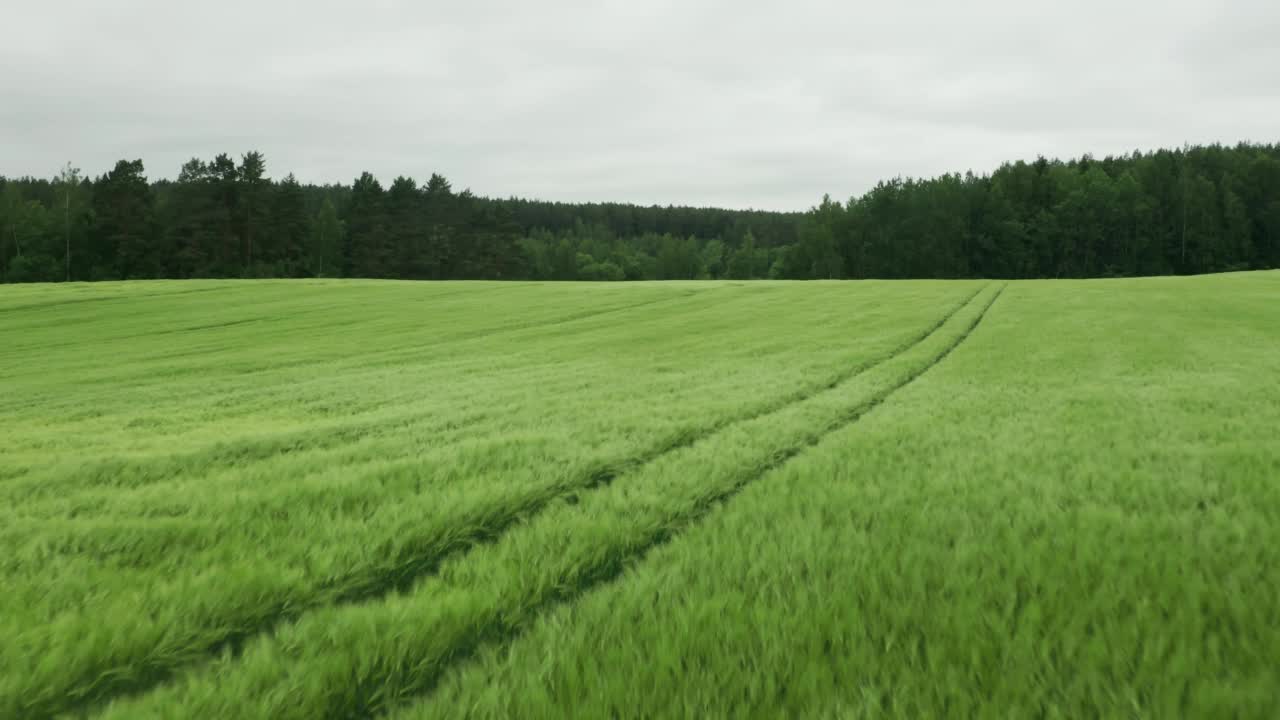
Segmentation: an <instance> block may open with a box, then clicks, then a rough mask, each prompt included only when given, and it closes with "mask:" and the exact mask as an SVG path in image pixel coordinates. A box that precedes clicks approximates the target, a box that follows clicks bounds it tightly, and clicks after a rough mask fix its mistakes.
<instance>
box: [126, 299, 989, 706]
mask: <svg viewBox="0 0 1280 720" xmlns="http://www.w3.org/2000/svg"><path fill="white" fill-rule="evenodd" d="M1001 290H1002V288H988V289H987V291H986V292H985V293H982V294H981V295H980V296H979V297H976V298H974V299H973V300H971V301H970V302H968V303H966V304H965V305H963V306H962V307H961V308H959V310H958V311H957V312H955V313H954V314H949V315H948V317H947V318H946V319H945V321H944V322H943V323H941V324H940V327H939V328H938V329H937V331H936V332H931V333H929V334H928V335H926V336H924V337H923V338H920V339H919V340H917V341H916V342H913V343H912V344H910V345H909V346H908V347H906V348H905V349H903V350H902V351H901V352H898V353H896V354H894V355H893V356H891V357H889V358H886V360H885V361H884V362H881V363H878V364H876V365H874V366H873V367H870V368H866V369H865V370H864V371H862V372H859V373H854V374H851V375H850V377H847V378H845V379H843V380H841V381H840V382H837V383H835V384H834V385H831V386H829V387H827V388H826V389H825V390H823V391H820V392H817V393H814V394H813V395H811V396H809V397H806V398H803V399H801V400H799V401H796V402H792V403H789V404H786V405H784V406H780V407H778V408H777V409H775V410H773V411H772V412H769V413H765V414H761V415H758V416H756V417H752V418H749V419H745V420H742V421H740V422H735V423H731V424H728V425H727V426H725V427H723V428H720V429H719V430H717V431H716V432H713V433H708V434H705V435H703V436H700V437H698V438H696V439H694V440H693V441H692V442H688V443H682V444H681V445H680V446H678V447H676V448H672V449H671V450H669V451H666V452H664V453H662V454H661V455H660V456H659V457H655V458H652V459H650V460H649V461H647V462H646V463H644V464H642V465H640V466H638V467H634V468H631V469H629V470H628V471H626V472H624V473H623V474H620V475H619V476H618V477H617V479H616V480H615V481H614V482H612V483H609V484H607V485H603V486H601V487H599V488H598V490H597V491H596V492H580V493H575V494H574V495H573V496H572V497H571V498H569V500H568V501H562V502H558V503H553V504H551V505H550V506H549V507H548V508H546V509H545V510H544V511H543V512H542V513H539V514H537V515H533V516H530V517H528V518H527V519H526V520H525V522H522V523H521V524H519V525H517V526H515V527H512V528H511V529H510V530H508V531H507V532H506V533H505V534H502V535H501V536H500V537H498V538H497V539H496V541H495V542H493V543H490V544H487V545H484V546H481V547H478V548H475V549H474V550H472V552H470V553H468V554H466V555H463V556H459V557H457V558H454V559H452V560H449V561H446V562H445V563H444V564H443V565H442V567H441V570H440V572H439V574H438V576H436V577H432V578H428V579H426V580H423V581H422V582H420V583H419V584H418V585H417V586H416V587H415V588H413V589H412V590H410V591H408V592H405V593H403V594H395V595H391V596H389V597H387V598H384V599H382V600H379V601H375V602H370V603H365V604H362V605H352V606H346V607H328V608H323V609H318V610H316V611H314V612H312V613H308V614H307V615H305V616H303V617H302V618H301V619H300V620H298V621H297V622H296V623H292V624H290V625H287V626H283V627H279V628H277V629H276V630H275V632H274V633H273V634H272V635H270V636H267V637H263V638H262V639H260V640H259V641H256V642H251V643H249V644H248V645H247V646H246V647H245V648H244V651H243V653H241V654H240V655H238V656H234V657H231V656H228V657H225V658H223V659H222V660H220V661H219V662H217V663H215V664H214V665H212V666H211V667H209V668H206V669H202V670H196V671H194V672H190V673H188V674H187V675H185V676H184V677H182V678H180V679H179V680H178V681H176V683H175V684H174V685H173V686H171V687H162V688H158V689H157V690H155V691H154V692H153V693H151V694H148V695H143V696H140V697H139V698H137V699H134V700H126V701H122V702H118V703H116V704H114V705H112V706H111V708H110V709H109V711H108V713H107V715H108V716H110V717H186V716H196V715H207V714H213V715H217V716H235V717H246V718H248V717H264V718H266V717H273V718H274V717H334V716H343V717H348V716H367V715H370V714H377V713H381V712H383V711H386V710H387V709H389V708H390V707H392V706H394V705H396V704H397V703H398V702H400V701H401V700H402V699H404V698H406V697H410V696H412V695H415V694H418V693H421V692H425V691H427V690H429V689H430V688H431V687H433V685H434V683H435V682H436V681H437V680H438V678H439V677H440V674H441V673H442V672H444V671H445V670H447V668H448V667H450V666H451V665H452V664H454V663H456V662H458V661H460V660H461V659H463V658H465V657H467V656H469V655H470V654H472V653H474V652H475V651H476V649H477V648H479V647H482V646H483V645H484V644H485V643H487V642H490V641H500V640H503V639H505V638H509V637H511V636H513V635H514V634H516V633H518V632H519V630H520V628H521V627H523V626H524V625H526V624H527V623H529V622H531V621H532V620H533V619H535V618H536V617H538V615H539V614H540V613H542V612H544V611H545V610H546V609H547V608H549V607H552V606H554V605H556V604H558V603H561V602H567V601H572V600H573V599H574V598H576V597H578V596H580V595H581V594H583V593H584V592H587V591H588V590H590V589H591V588H593V587H595V586H597V585H599V584H601V583H603V582H606V581H608V580H610V579H612V578H614V577H616V576H617V575H618V574H619V573H620V572H621V571H622V570H623V569H624V568H625V567H627V566H628V565H630V564H632V563H634V562H636V561H638V560H639V559H641V558H642V557H643V556H644V555H645V554H646V553H647V552H648V551H649V550H650V549H652V548H653V547H656V546H658V545H661V544H662V543H664V542H666V541H667V540H668V539H669V538H671V537H673V536H674V535H676V534H678V533H679V532H681V530H682V529H683V528H685V527H688V526H689V525H691V524H694V523H696V522H698V521H699V520H700V519H701V518H702V517H703V516H705V514H706V513H707V512H708V511H709V510H710V509H711V508H713V507H715V506H716V505H718V504H719V503H721V502H722V501H724V500H726V499H728V498H729V497H732V496H733V495H734V494H735V493H736V492H738V491H739V490H740V489H741V488H742V487H744V486H746V485H747V484H748V483H750V482H752V481H753V480H755V479H758V478H759V477H761V476H763V475H764V474H765V473H767V472H768V471H770V470H771V469H773V468H775V467H778V466H779V465H781V464H783V463H785V462H786V461H787V460H789V459H790V458H792V457H794V456H796V455H797V454H799V453H801V452H803V451H804V450H805V449H806V448H808V447H811V446H812V445H813V444H815V443H817V442H819V441H820V440H821V438H822V437H824V436H826V435H827V434H829V433H831V432H833V431H835V430H837V429H839V428H841V427H843V426H846V425H848V424H849V423H852V422H855V421H856V420H857V419H858V418H859V417H861V416H862V415H863V414H865V413H866V412H867V411H868V410H870V409H871V408H874V407H875V406H877V405H879V404H880V403H882V402H884V401H885V400H886V399H887V398H888V397H890V396H891V395H892V394H893V393H894V392H896V391H897V390H898V389H900V388H902V387H903V386H905V385H907V384H908V383H910V382H911V381H913V380H914V379H915V378H917V377H919V376H920V375H921V374H923V373H924V372H926V371H928V370H929V369H930V368H931V367H933V366H934V365H935V364H937V363H938V362H940V361H941V360H942V359H943V358H944V357H946V355H947V354H948V353H949V352H950V351H951V350H952V349H954V348H955V347H956V346H957V345H959V344H960V343H961V342H963V341H964V339H965V338H967V337H968V335H969V333H970V332H972V331H973V329H974V328H975V327H976V326H977V325H978V323H979V322H981V320H982V318H983V317H984V316H985V314H986V312H987V310H988V309H989V308H990V307H991V305H992V303H994V301H995V300H996V298H997V297H998V296H999V294H1000V292H1001ZM302 668H308V671H307V672H306V673H301V672H300V671H301V669H302Z"/></svg>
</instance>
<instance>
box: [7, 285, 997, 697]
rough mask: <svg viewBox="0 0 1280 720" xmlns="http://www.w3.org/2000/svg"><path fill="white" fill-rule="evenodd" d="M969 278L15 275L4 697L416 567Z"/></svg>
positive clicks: (908, 324)
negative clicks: (28, 278)
mask: <svg viewBox="0 0 1280 720" xmlns="http://www.w3.org/2000/svg"><path fill="white" fill-rule="evenodd" d="M99 287H100V286H93V288H90V290H95V291H96V290H97V289H98V288H99ZM979 287H980V284H976V283H968V284H948V283H916V284H910V285H889V284H867V285H850V284H835V283H833V284H826V285H818V286H810V288H809V289H808V290H807V291H802V288H801V287H799V286H794V285H793V286H787V285H785V284H769V283H762V284H752V285H748V286H738V285H734V284H709V283H707V284H681V283H671V284H653V285H638V286H597V285H549V286H541V287H536V286H517V285H500V284H489V285H485V284H474V283H473V284H453V285H449V284H443V285H425V284H413V283H337V284H334V283H193V284H185V285H184V284H181V283H178V284H166V283H146V284H142V285H140V286H137V287H135V288H134V292H133V293H122V292H120V291H119V288H118V286H111V285H107V286H101V291H98V292H97V293H96V294H92V293H90V294H88V296H87V297H85V298H79V297H74V298H71V299H70V300H74V301H69V299H68V298H67V297H66V296H65V295H63V294H61V293H60V292H59V291H61V290H62V288H50V289H49V290H48V291H47V294H46V295H45V296H39V295H36V296H34V297H32V296H29V295H23V296H20V297H19V298H18V299H17V300H13V299H8V298H7V297H6V296H5V295H4V294H3V293H0V331H3V333H4V337H5V338H6V340H7V339H8V338H13V342H6V344H5V347H4V349H2V350H0V362H3V363H4V367H5V370H6V372H7V373H8V377H9V378H11V380H12V383H11V385H10V387H11V388H12V389H13V391H12V392H9V393H6V395H5V397H4V398H2V399H0V423H2V424H3V427H4V428H5V430H6V433H5V434H4V437H3V440H2V441H0V442H3V444H4V445H3V448H0V449H2V450H3V452H4V454H5V457H6V458H12V459H13V460H14V461H15V462H13V463H12V464H7V468H8V469H7V477H6V478H5V479H4V481H3V482H0V495H3V496H4V497H5V498H6V500H7V503H6V508H5V509H4V510H0V513H3V519H4V522H3V526H2V527H3V529H2V530H0V541H3V542H4V549H5V552H4V553H3V559H0V568H2V569H3V572H4V575H5V580H6V585H7V587H8V588H9V589H10V592H9V593H7V594H6V595H5V597H4V598H3V599H0V603H2V604H3V605H2V608H0V609H2V610H3V611H2V612H0V618H3V619H2V620H0V633H3V635H4V636H5V637H6V638H9V639H10V642H8V643H6V644H5V646H4V648H3V649H2V650H0V662H3V665H4V666H6V667H9V668H14V669H15V670H13V671H12V672H6V673H5V675H4V679H3V680H2V681H0V708H8V709H10V711H12V712H17V713H21V714H24V715H40V714H45V713H49V712H55V711H57V710H60V709H67V708H71V707H76V706H77V705H78V704H80V703H82V702H85V701H94V700H97V699H100V698H104V697H110V696H112V695H115V694H118V693H120V692H125V691H134V690H140V689H145V688H146V687H149V686H151V685H153V684H155V683H156V682H160V681H163V680H164V679H166V678H167V677H168V675H169V673H171V672H172V671H173V670H175V669H178V668H180V667H182V666H184V665H187V664H190V663H192V662H194V661H197V660H199V659H200V658H201V657H202V656H204V655H205V654H206V653H207V652H209V651H210V650H211V649H217V648H219V647H220V646H221V645H222V644H223V643H225V642H227V641H233V640H236V639H238V637H239V636H241V635H245V634H246V633H247V634H249V636H251V635H252V633H254V632H257V631H260V630H263V629H267V628H270V627H272V626H274V625H276V624H278V623H280V622H283V621H287V620H289V619H291V618H293V617H296V616H298V615H300V614H302V613H304V612H305V611H307V610H309V609H311V608H315V607H321V606H325V605H331V604H333V603H335V602H344V603H349V602H352V601H358V600H367V599H370V598H375V597H377V596H379V595H381V594H384V593H386V592H389V591H390V590H392V589H394V588H396V587H406V586H407V584H409V583H411V582H412V580H413V579H414V578H415V577H416V576H417V575H418V574H420V573H422V572H423V571H426V570H430V569H431V567H432V566H434V564H435V563H437V562H438V561H440V560H441V559H443V558H446V557H448V556H449V555H450V554H451V553H454V552H456V551H457V550H460V549H463V548H465V547H466V546H468V545H469V544H471V543H473V542H475V541H476V540H480V539H483V538H485V537H487V536H490V535H492V534H493V533H495V532H499V531H501V530H502V529H503V528H504V527H505V526H506V525H508V524H509V523H510V522H511V521H512V520H514V519H517V518H519V517H520V516H522V515H525V514H528V513H531V512H534V511H536V510H538V509H540V508H541V507H542V506H543V505H545V503H546V502H548V501H550V500H551V499H553V498H554V497H557V496H559V495H562V494H564V493H566V492H569V491H571V490H573V489H575V488H582V487H586V486H589V485H592V484H595V483H598V482H600V481H602V480H607V479H608V478H609V477H612V476H613V475H616V474H617V473H619V472H622V471H626V470H627V469H629V468H632V467H636V466H641V465H643V463H644V462H646V461H650V460H652V459H655V458H657V457H659V456H661V455H662V454H664V453H666V452H669V451H671V450H674V449H678V448H679V447H681V446H683V445H687V444H689V443H691V442H693V441H695V440H696V439H698V438H699V437H703V436H705V435H707V434H709V433H712V432H714V431H715V430H717V429H718V428H720V427H723V426H724V425H726V424H727V423H732V422H735V421H740V420H743V419H746V418H749V417H752V416H755V415H759V414H762V413H766V412H769V411H773V410H776V409H779V408H782V407H785V406H787V405H789V404H791V403H794V402H796V401H798V400H801V399H803V398H805V397H808V396H810V395H813V394H814V393H817V392H820V391H821V390H823V389H824V388H826V387H828V386H829V385H830V384H831V383H833V382H836V381H839V380H840V379H842V378H844V377H846V376H848V375H849V374H851V373H852V372H854V371H856V370H857V369H858V368H860V367H863V366H865V365H866V364H868V363H871V362H874V361H875V360H877V359H878V358H883V357H885V356H886V355H887V354H889V353H891V352H893V351H895V349H898V348H900V347H902V346H903V345H904V344H905V343H909V342H911V341H912V340H913V339H915V338H918V337H919V336H920V335H921V333H923V332H924V331H926V330H927V329H928V327H929V326H930V325H932V324H935V323H936V322H937V320H938V318H939V317H940V316H941V315H942V314H943V313H944V312H945V311H946V310H947V309H948V308H950V307H955V306H956V305H957V304H958V303H960V302H961V301H962V300H963V299H964V298H966V297H968V296H970V295H971V294H972V293H973V292H974V291H976V290H977V289H978V288H979ZM73 290H74V291H75V292H77V293H87V292H88V291H87V290H86V289H84V288H74V289H73ZM814 290H818V292H814ZM6 300H7V302H6ZM744 318H749V319H750V322H744ZM832 337H839V338H843V339H842V340H841V341H839V342H832V341H831V339H832Z"/></svg>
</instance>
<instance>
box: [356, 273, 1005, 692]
mask: <svg viewBox="0 0 1280 720" xmlns="http://www.w3.org/2000/svg"><path fill="white" fill-rule="evenodd" d="M1007 286H1008V285H1007V283H1006V284H1005V285H1003V286H1001V288H1000V289H999V290H998V291H996V293H995V294H994V295H992V297H991V299H990V300H989V301H987V303H986V305H985V306H984V307H983V308H982V311H981V312H980V313H978V315H977V316H976V317H975V318H974V319H973V321H972V322H971V323H970V324H969V325H968V327H966V328H965V329H964V330H963V331H962V332H961V333H960V334H959V335H957V337H956V339H955V340H954V341H953V342H951V343H949V344H948V345H947V346H946V347H945V348H943V350H942V351H941V352H940V353H938V355H937V356H936V357H934V358H933V359H932V360H930V361H929V362H927V363H925V364H924V365H922V366H921V367H920V368H918V369H917V370H915V371H913V372H911V373H908V374H907V375H906V376H905V377H904V378H903V379H902V380H901V381H900V382H898V383H897V384H895V385H893V386H891V387H889V388H887V389H885V390H883V391H881V392H879V393H877V394H875V395H873V396H871V397H870V398H868V399H867V400H865V401H864V402H862V403H859V404H858V405H856V406H854V407H852V408H850V409H849V411H848V412H847V413H845V414H844V415H842V416H840V417H838V418H835V419H834V420H833V421H832V422H830V423H827V424H825V425H823V426H821V427H819V428H817V429H816V430H815V431H814V432H812V433H811V434H809V435H808V436H807V437H805V438H804V439H803V441H802V442H799V443H797V444H795V445H793V446H791V447H789V448H787V449H785V450H782V451H780V452H777V453H774V454H773V455H772V456H770V457H769V458H768V459H767V460H766V461H765V462H763V463H761V464H759V465H757V466H756V467H754V468H752V469H750V470H747V471H745V472H742V473H740V474H738V476H737V477H735V478H734V479H733V480H732V481H731V482H730V483H728V484H726V485H725V486H724V487H723V488H720V489H718V490H716V491H714V492H711V493H708V494H707V495H705V496H703V497H702V498H700V499H699V500H698V501H697V502H696V503H694V504H693V505H691V506H689V507H688V508H687V509H686V510H685V511H684V512H683V513H680V514H679V515H676V516H674V517H671V518H668V519H667V520H666V521H665V522H663V523H662V524H661V526H660V527H658V528H655V529H654V530H653V531H652V533H651V534H650V535H649V536H648V537H647V538H644V540H643V541H642V542H639V543H636V544H634V545H631V546H630V547H629V548H628V551H627V552H623V553H619V554H615V555H609V556H607V557H605V558H604V559H602V560H600V561H598V562H597V563H596V564H594V565H578V566H575V567H574V569H573V570H574V572H573V577H567V578H565V580H566V582H564V583H561V584H560V585H558V586H557V589H556V590H553V591H551V592H550V593H548V594H547V595H546V596H545V597H542V598H539V599H538V601H536V602H534V603H532V604H530V605H528V606H526V607H525V608H522V612H516V613H495V614H494V615H493V617H494V618H495V620H494V622H493V623H491V624H490V625H489V626H488V627H483V628H475V629H474V631H473V632H472V633H471V634H470V637H469V641H468V642H467V643H466V644H463V645H459V646H456V647H453V648H451V649H450V652H449V653H448V655H447V657H446V658H445V659H444V660H443V661H442V662H440V663H438V664H436V665H435V666H433V667H430V669H429V670H428V671H427V672H426V673H425V674H419V675H418V676H417V677H415V678H413V683H412V686H413V691H412V692H410V693H404V694H398V695H397V702H396V703H395V704H394V705H389V704H388V703H387V701H386V695H390V694H391V693H385V694H384V693H383V692H382V691H381V690H379V689H373V688H370V690H373V692H369V693H365V692H361V691H362V690H363V689H357V690H356V691H355V696H356V698H357V702H356V703H355V704H353V705H352V706H351V707H350V708H349V709H350V711H351V716H352V717H355V716H360V717H371V716H382V715H385V714H387V713H388V712H389V711H391V710H394V709H396V707H399V706H400V705H401V704H403V703H404V702H405V701H406V700H412V699H415V698H421V697H423V696H426V695H429V694H430V693H431V692H432V691H434V690H435V688H436V687H437V686H438V685H439V682H440V680H441V679H442V678H443V677H444V675H445V674H446V673H447V672H449V671H450V670H452V669H454V668H455V667H457V666H460V665H462V664H463V663H465V662H467V661H469V660H470V659H472V658H474V657H475V656H476V655H477V654H478V653H479V652H480V651H481V650H484V649H487V648H489V647H492V646H498V647H502V646H506V645H509V644H510V643H511V642H512V641H514V640H515V639H517V638H518V637H519V636H520V635H521V634H523V632H524V631H525V630H526V629H528V627H529V626H530V625H531V623H532V621H533V620H535V619H536V618H537V617H539V616H542V615H545V614H547V613H548V612H550V611H552V610H554V609H555V608H556V607H558V606H561V605H565V604H570V603H573V602H575V601H577V600H578V599H579V598H580V597H582V596H583V595H585V594H587V593H589V592H591V591H593V590H596V589H597V588H599V587H601V586H604V585H606V584H608V583H610V582H613V581H615V580H617V579H618V578H619V577H621V576H622V574H623V573H624V572H625V571H626V570H627V569H628V568H629V567H631V566H633V565H635V564H636V563H639V562H642V561H643V560H644V559H645V558H646V557H647V556H648V555H649V553H651V552H652V551H654V550H656V549H658V548H660V547H662V546H663V545H666V544H667V543H669V542H671V541H673V540H675V539H677V538H678V537H679V536H680V535H681V534H682V533H683V532H685V531H686V530H688V529H689V528H691V527H693V526H694V525H696V524H698V523H699V522H701V521H702V520H704V519H705V518H706V517H707V516H708V515H710V514H711V513H712V512H714V511H715V510H716V509H717V508H719V507H722V506H724V505H725V504H727V503H728V502H729V501H731V500H732V499H733V498H734V497H735V496H736V495H738V494H739V493H741V492H742V491H743V490H745V489H746V488H747V487H748V486H749V485H751V484H752V483H754V482H756V481H758V480H760V479H761V478H763V477H765V476H766V475H768V474H769V473H770V472H772V471H774V470H777V469H779V468H781V467H782V466H783V465H785V464H786V463H787V462H788V461H790V460H791V459H793V458H795V457H796V456H798V455H800V454H802V453H804V452H805V451H807V450H809V449H811V448H813V447H815V446H817V445H818V444H819V443H821V442H822V441H823V440H824V439H826V438H827V437H829V436H831V435H832V434H834V433H836V432H839V431H841V430H843V429H845V428H848V427H850V426H852V425H854V424H855V423H857V422H858V421H859V420H861V419H862V418H863V417H865V416H866V415H867V414H868V413H870V412H871V411H872V410H875V409H876V408H877V407H879V406H881V405H883V404H884V403H885V402H887V401H888V400H889V399H890V398H891V397H893V396H894V395H895V394H896V393H897V392H898V391H900V390H902V389H903V388H905V387H907V386H909V385H911V384H912V383H914V382H915V381H916V380H918V379H919V378H920V377H921V376H923V375H925V374H926V373H928V372H929V371H930V370H932V369H933V368H935V367H937V366H938V365H939V364H940V363H941V362H942V361H943V360H945V359H946V358H947V357H948V356H949V355H950V354H951V353H952V352H953V351H954V350H955V349H956V348H958V347H959V346H960V345H962V344H963V343H964V342H965V341H966V340H967V339H968V338H969V337H970V335H972V334H973V332H974V331H975V330H976V329H977V328H978V326H979V325H980V324H981V323H982V320H983V319H984V318H985V317H986V315H987V312H988V311H990V309H991V307H992V306H993V305H994V304H995V302H996V301H997V300H998V299H999V298H1000V296H1001V295H1002V294H1003V293H1004V290H1005V288H1006V287H1007ZM966 304H967V303H966ZM360 699H363V700H364V702H361V701H360ZM344 710H345V709H344Z"/></svg>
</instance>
